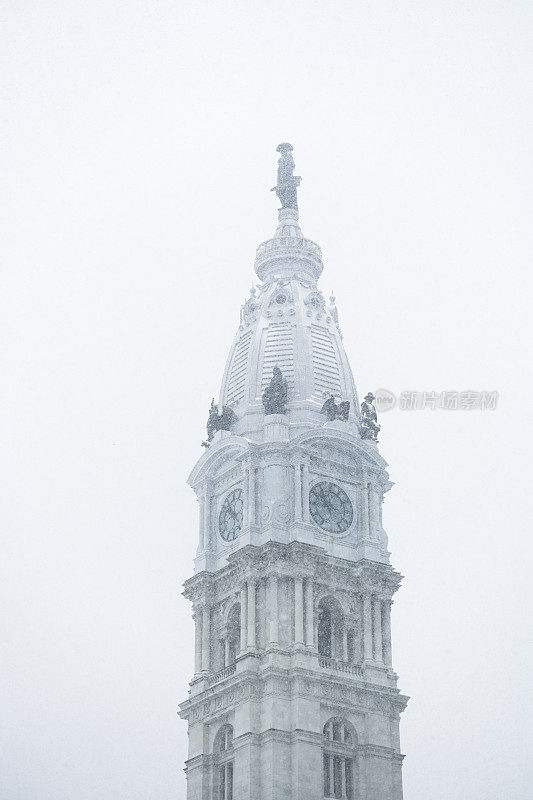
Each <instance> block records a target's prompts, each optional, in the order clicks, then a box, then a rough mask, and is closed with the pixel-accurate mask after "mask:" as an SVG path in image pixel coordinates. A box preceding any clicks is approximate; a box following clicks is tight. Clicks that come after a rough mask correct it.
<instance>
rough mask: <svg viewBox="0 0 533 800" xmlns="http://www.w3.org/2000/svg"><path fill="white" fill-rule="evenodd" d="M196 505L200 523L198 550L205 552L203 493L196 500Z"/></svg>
mask: <svg viewBox="0 0 533 800" xmlns="http://www.w3.org/2000/svg"><path fill="white" fill-rule="evenodd" d="M198 504H199V515H200V523H199V528H200V537H199V539H200V541H199V546H198V549H199V551H200V552H202V551H203V550H205V494H204V493H203V492H202V494H201V495H200V497H199V498H198Z"/></svg>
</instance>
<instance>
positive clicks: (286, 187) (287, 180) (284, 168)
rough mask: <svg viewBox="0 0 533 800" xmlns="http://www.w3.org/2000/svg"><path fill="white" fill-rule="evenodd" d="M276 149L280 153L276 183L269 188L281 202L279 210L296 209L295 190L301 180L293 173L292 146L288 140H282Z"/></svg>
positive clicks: (296, 198)
mask: <svg viewBox="0 0 533 800" xmlns="http://www.w3.org/2000/svg"><path fill="white" fill-rule="evenodd" d="M276 151H277V152H278V153H281V158H280V159H279V161H278V185H277V186H274V188H273V189H271V190H270V191H271V192H276V194H277V196H278V197H279V199H280V202H281V208H280V211H281V210H282V209H283V208H294V210H295V211H298V197H297V193H296V190H297V188H298V186H299V185H300V181H301V180H302V179H301V177H300V176H299V175H293V172H294V158H293V157H292V151H293V146H292V144H289V143H288V142H282V143H281V144H278V146H277V147H276Z"/></svg>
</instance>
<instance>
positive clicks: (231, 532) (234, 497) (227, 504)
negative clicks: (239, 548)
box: [218, 489, 243, 542]
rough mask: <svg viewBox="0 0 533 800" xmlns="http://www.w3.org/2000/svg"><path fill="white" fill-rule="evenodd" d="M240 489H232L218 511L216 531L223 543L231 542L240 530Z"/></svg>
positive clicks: (241, 503) (241, 506)
mask: <svg viewBox="0 0 533 800" xmlns="http://www.w3.org/2000/svg"><path fill="white" fill-rule="evenodd" d="M242 509H243V501H242V489H234V490H233V491H232V492H231V493H230V494H228V496H227V497H226V499H225V500H224V503H223V505H222V508H221V509H220V516H219V518H218V529H219V531H220V535H221V536H222V538H223V539H224V541H225V542H232V541H233V539H235V538H236V537H237V534H238V533H239V531H240V529H241V528H242Z"/></svg>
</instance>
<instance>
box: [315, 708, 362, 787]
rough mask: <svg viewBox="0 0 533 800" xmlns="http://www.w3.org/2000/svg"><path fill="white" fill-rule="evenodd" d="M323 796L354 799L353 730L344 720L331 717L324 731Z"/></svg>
mask: <svg viewBox="0 0 533 800" xmlns="http://www.w3.org/2000/svg"><path fill="white" fill-rule="evenodd" d="M323 736H324V739H323V741H324V744H323V763H324V797H325V798H328V800H329V798H343V800H344V798H347V800H356V798H357V794H356V791H357V780H356V777H357V760H356V750H355V731H354V729H353V728H352V726H351V725H350V723H349V722H347V720H345V719H342V718H341V717H332V718H331V719H330V720H328V721H327V722H326V724H325V725H324V730H323Z"/></svg>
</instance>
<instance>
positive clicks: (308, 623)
mask: <svg viewBox="0 0 533 800" xmlns="http://www.w3.org/2000/svg"><path fill="white" fill-rule="evenodd" d="M305 644H306V645H307V647H310V648H311V649H314V646H315V625H314V618H313V579H312V578H306V581H305Z"/></svg>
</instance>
